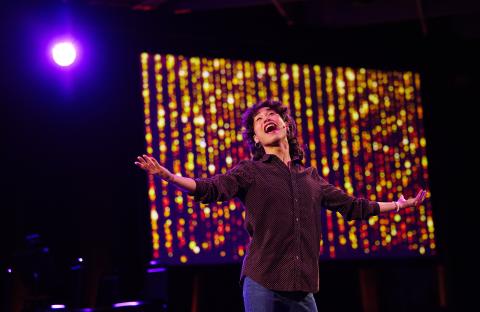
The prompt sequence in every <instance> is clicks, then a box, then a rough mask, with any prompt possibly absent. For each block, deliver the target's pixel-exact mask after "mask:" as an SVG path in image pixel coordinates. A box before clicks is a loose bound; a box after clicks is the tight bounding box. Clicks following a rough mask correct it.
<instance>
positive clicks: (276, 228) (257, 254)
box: [190, 154, 380, 292]
mask: <svg viewBox="0 0 480 312" xmlns="http://www.w3.org/2000/svg"><path fill="white" fill-rule="evenodd" d="M290 164H291V166H290V168H289V167H288V166H287V165H286V164H285V163H284V162H282V160H280V158H278V157H277V156H276V155H273V154H265V155H264V156H263V157H262V158H261V159H259V160H256V161H254V160H242V161H240V162H239V163H238V164H237V165H236V166H235V167H233V168H232V169H230V170H229V171H227V173H225V174H217V175H215V176H212V177H209V178H196V179H195V182H196V185H197V186H196V190H195V191H194V192H193V193H190V195H192V196H194V200H195V201H197V202H198V201H201V202H202V203H211V202H216V201H226V200H229V199H231V198H233V197H236V198H238V199H240V200H241V202H242V203H243V205H244V206H245V209H246V212H245V228H246V230H247V232H248V234H249V235H250V238H251V240H250V243H249V245H248V246H247V250H246V254H245V258H244V259H243V266H242V273H241V277H240V281H241V282H243V278H244V277H245V276H249V277H250V278H252V279H253V280H255V281H257V282H258V283H260V284H262V285H263V286H264V287H266V288H268V289H272V290H278V291H305V292H317V291H318V289H319V275H318V261H319V251H320V239H321V232H322V231H321V224H320V209H321V207H324V208H327V209H329V210H332V211H338V212H339V213H341V214H342V215H343V217H344V218H345V219H347V220H365V219H368V217H370V216H373V215H378V214H379V213H380V207H379V205H378V203H377V202H371V201H369V200H367V199H362V198H354V197H351V196H349V195H348V194H346V193H345V192H343V191H342V190H340V189H338V188H336V187H335V186H333V185H331V184H329V183H328V182H327V181H326V180H325V179H323V178H322V177H320V176H319V174H318V172H317V169H316V168H314V167H309V168H305V167H304V166H303V165H302V164H301V163H300V162H299V161H298V159H294V160H293V161H292V162H291V163H290Z"/></svg>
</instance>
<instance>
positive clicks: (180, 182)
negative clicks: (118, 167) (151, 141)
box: [135, 154, 197, 193]
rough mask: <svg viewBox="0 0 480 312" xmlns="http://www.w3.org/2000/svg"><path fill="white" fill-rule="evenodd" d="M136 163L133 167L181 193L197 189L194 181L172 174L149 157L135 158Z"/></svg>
mask: <svg viewBox="0 0 480 312" xmlns="http://www.w3.org/2000/svg"><path fill="white" fill-rule="evenodd" d="M137 159H138V162H135V165H137V166H138V167H140V168H142V169H143V170H145V171H146V172H147V173H148V174H152V175H156V176H158V177H160V178H162V179H163V180H165V181H167V182H169V183H171V184H173V185H175V186H176V187H178V188H180V189H182V190H183V191H186V192H189V193H193V192H195V189H196V187H197V184H196V182H195V180H194V179H191V178H187V177H181V176H177V175H175V174H173V173H172V172H170V170H168V169H167V168H165V167H163V166H162V165H160V164H159V163H158V161H157V160H156V159H155V158H153V157H150V156H147V155H145V154H144V155H143V157H142V156H138V157H137Z"/></svg>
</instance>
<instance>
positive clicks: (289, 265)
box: [135, 100, 426, 312]
mask: <svg viewBox="0 0 480 312" xmlns="http://www.w3.org/2000/svg"><path fill="white" fill-rule="evenodd" d="M242 135H243V138H244V141H245V143H246V144H247V145H248V148H249V151H250V155H251V159H250V160H241V161H240V162H239V163H238V164H237V165H236V166H234V167H233V168H232V169H230V170H229V171H227V172H226V173H225V174H217V175H215V176H212V177H210V178H193V179H192V178H188V177H181V176H178V175H175V174H173V173H172V172H170V171H169V170H168V169H167V168H165V167H163V166H162V165H160V164H159V163H158V162H157V160H155V158H153V157H151V156H148V155H143V157H141V156H139V157H138V161H137V162H135V164H136V165H137V166H138V167H140V168H142V169H143V170H145V171H147V172H148V173H149V174H152V175H156V176H159V177H160V178H162V179H164V180H166V181H168V182H170V183H171V184H173V185H175V186H176V187H178V188H180V189H182V190H183V191H185V192H188V194H189V195H191V196H194V200H195V201H197V202H198V201H201V202H202V203H212V202H217V201H226V200H229V199H231V198H234V197H236V198H238V199H239V200H240V201H241V202H242V203H243V205H244V207H245V210H246V211H245V228H246V230H247V232H248V234H249V236H250V238H251V240H250V243H249V245H248V247H247V251H246V254H245V257H244V259H243V266H242V272H241V276H240V284H241V285H242V287H243V300H244V306H245V311H246V312H274V311H275V312H277V311H309V312H313V311H317V307H316V304H315V300H314V297H313V293H315V292H318V290H319V273H318V261H319V242H320V239H321V232H322V231H321V220H320V215H321V214H320V209H321V207H323V208H326V209H329V210H331V211H338V212H339V213H340V214H341V215H342V216H343V217H344V218H345V219H346V220H367V219H368V218H369V217H370V216H375V215H378V214H379V213H383V212H388V211H393V210H396V211H399V210H400V209H405V208H408V207H416V206H418V205H420V204H421V203H422V202H423V200H424V198H425V194H426V191H425V190H420V191H419V192H418V194H417V195H416V197H415V198H409V199H405V198H404V197H403V195H402V196H400V198H399V199H398V200H397V201H393V202H375V201H369V200H367V199H364V198H355V197H352V196H350V195H348V194H346V193H345V192H344V191H342V190H341V189H339V188H337V187H335V186H333V185H331V184H329V183H328V182H327V181H326V180H325V179H324V178H323V177H321V176H320V175H319V173H318V171H317V168H314V167H308V168H306V167H305V166H304V165H303V164H302V163H303V156H304V151H303V150H302V148H301V147H300V145H299V143H298V140H297V127H296V124H295V121H294V119H293V118H292V117H291V115H290V111H289V108H288V107H287V106H284V105H283V104H282V103H280V102H277V101H273V100H266V101H263V102H259V103H257V104H255V105H254V106H252V107H250V108H248V109H247V110H246V112H245V113H244V114H243V116H242Z"/></svg>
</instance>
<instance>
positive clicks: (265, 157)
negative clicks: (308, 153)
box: [260, 153, 301, 163]
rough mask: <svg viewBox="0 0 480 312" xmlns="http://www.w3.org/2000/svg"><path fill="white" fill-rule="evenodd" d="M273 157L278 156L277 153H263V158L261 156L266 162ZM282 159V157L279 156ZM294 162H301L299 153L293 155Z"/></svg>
mask: <svg viewBox="0 0 480 312" xmlns="http://www.w3.org/2000/svg"><path fill="white" fill-rule="evenodd" d="M273 157H277V158H278V156H277V155H275V154H266V153H265V154H263V156H262V158H260V160H261V161H263V162H266V161H270V160H271V159H272V158H273ZM278 159H280V158H278ZM292 162H293V163H301V160H300V157H298V156H297V155H295V156H293V159H292Z"/></svg>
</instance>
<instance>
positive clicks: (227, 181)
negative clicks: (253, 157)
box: [188, 160, 254, 204]
mask: <svg viewBox="0 0 480 312" xmlns="http://www.w3.org/2000/svg"><path fill="white" fill-rule="evenodd" d="M248 162H249V161H248V160H241V161H240V162H239V163H238V164H237V165H236V166H235V167H233V168H232V169H230V170H228V171H227V172H226V173H225V174H216V175H214V176H212V177H209V178H195V179H194V180H195V183H196V188H195V191H194V192H191V193H190V192H189V193H188V195H191V196H193V200H194V201H195V202H202V203H203V204H207V203H212V202H217V201H226V200H229V199H231V198H233V197H235V196H237V195H238V194H239V193H240V192H242V191H243V192H246V190H247V189H248V188H249V187H250V185H251V184H252V183H253V181H254V175H253V173H252V168H250V166H248Z"/></svg>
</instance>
